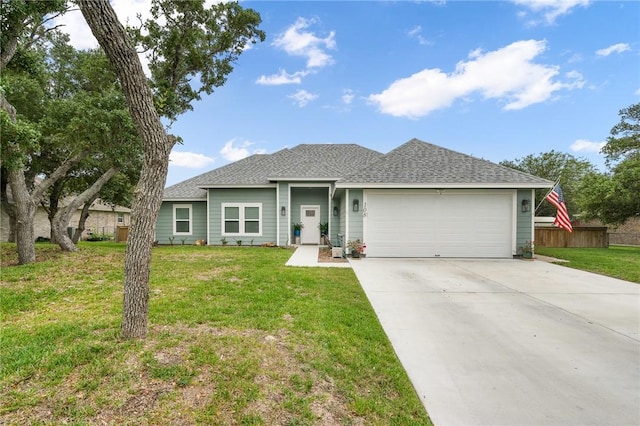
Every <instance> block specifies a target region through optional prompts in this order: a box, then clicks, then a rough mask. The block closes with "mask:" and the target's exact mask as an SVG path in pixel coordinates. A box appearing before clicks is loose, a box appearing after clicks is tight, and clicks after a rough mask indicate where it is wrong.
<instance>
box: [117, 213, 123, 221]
mask: <svg viewBox="0 0 640 426" xmlns="http://www.w3.org/2000/svg"><path fill="white" fill-rule="evenodd" d="M116 220H117V221H118V223H124V213H116Z"/></svg>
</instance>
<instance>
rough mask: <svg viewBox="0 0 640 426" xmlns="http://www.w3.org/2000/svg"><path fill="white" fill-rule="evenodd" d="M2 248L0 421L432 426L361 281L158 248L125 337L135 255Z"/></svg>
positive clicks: (271, 256) (109, 247)
mask: <svg viewBox="0 0 640 426" xmlns="http://www.w3.org/2000/svg"><path fill="white" fill-rule="evenodd" d="M14 251H15V246H13V245H9V244H3V245H0V255H1V263H2V270H1V274H2V277H1V278H2V280H1V284H0V303H1V312H2V331H1V332H2V335H1V338H2V344H1V345H0V357H1V359H2V365H1V370H0V423H2V424H62V423H70V424H103V423H104V424H154V425H168V424H224V425H235V424H242V425H272V424H279V425H313V424H321V425H365V424H366V425H369V424H379V425H386V424H397V425H415V424H430V422H429V419H428V417H427V415H426V413H425V412H424V409H423V407H422V404H421V403H420V401H419V399H418V398H417V396H416V394H415V392H414V390H413V388H412V386H411V384H410V382H409V380H408V378H407V376H406V374H405V372H404V370H403V369H402V367H401V366H400V364H399V362H398V360H397V358H396V357H395V354H394V352H393V349H392V348H391V346H390V344H389V342H388V340H387V338H386V336H385V334H384V332H383V331H382V329H381V327H380V325H379V323H378V321H377V319H376V317H375V314H374V313H373V311H372V309H371V306H370V305H369V303H368V301H367V299H366V297H365V295H364V293H363V291H362V289H361V288H360V286H359V284H358V282H357V280H356V278H355V275H354V274H353V271H351V270H350V269H334V268H287V267H285V266H284V263H285V262H286V260H287V259H288V257H289V256H290V254H291V252H290V251H288V250H283V249H278V248H247V247H225V248H212V247H193V246H174V247H157V248H154V254H153V263H152V269H151V283H150V288H151V294H150V312H149V318H150V324H151V326H150V330H149V336H148V338H147V339H146V340H144V341H120V340H119V338H118V330H119V323H120V315H121V309H122V279H123V259H124V246H123V245H118V244H113V243H85V244H82V245H81V246H80V251H79V252H77V253H73V254H67V253H62V252H60V251H59V250H58V249H57V248H56V247H54V246H51V245H48V244H43V245H40V244H39V245H38V246H37V253H38V258H39V259H41V261H40V262H38V263H35V264H32V265H25V266H15V265H14V266H8V265H12V264H15V262H16V256H15V254H14V253H13V252H14Z"/></svg>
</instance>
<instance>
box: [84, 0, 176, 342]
mask: <svg viewBox="0 0 640 426" xmlns="http://www.w3.org/2000/svg"><path fill="white" fill-rule="evenodd" d="M77 4H78V6H80V10H81V11H82V14H83V16H84V18H85V20H86V21H87V24H88V25H89V27H90V28H91V31H92V32H93V35H94V36H95V38H96V39H97V40H98V43H100V46H101V47H102V49H103V50H104V51H105V53H106V55H107V57H108V58H109V61H110V62H111V64H112V66H113V67H114V69H115V70H116V73H117V75H118V79H119V80H120V84H121V85H122V91H123V92H124V95H125V98H126V100H127V106H128V108H129V112H130V113H131V117H132V119H133V122H134V123H135V125H136V128H137V130H138V134H139V136H140V138H141V139H142V146H143V165H142V170H141V173H140V180H139V181H138V184H137V185H136V188H135V190H134V199H133V204H132V207H131V225H130V227H129V236H128V238H127V248H126V254H125V267H124V271H125V279H124V301H123V312H122V325H121V327H120V332H121V335H122V337H123V338H140V339H143V338H145V337H146V335H147V317H148V309H149V271H150V266H151V248H152V246H153V231H154V226H155V221H156V218H157V216H158V211H159V210H160V205H161V203H162V193H163V191H164V184H165V182H166V179H167V170H168V166H169V153H170V152H171V148H172V147H173V144H174V143H175V139H174V138H173V137H170V136H169V135H167V133H166V132H165V130H164V127H163V125H162V122H161V121H160V116H159V115H158V113H157V111H156V109H155V107H154V104H153V95H152V93H151V89H150V87H149V85H148V83H147V78H146V76H145V75H144V71H143V69H142V65H141V64H140V60H139V59H138V55H137V53H136V50H135V48H134V46H133V44H132V42H131V40H130V39H129V37H128V35H127V33H126V31H125V29H124V27H123V26H122V24H120V22H119V21H118V18H117V16H116V14H115V12H114V11H113V9H112V7H111V5H110V4H109V0H77Z"/></svg>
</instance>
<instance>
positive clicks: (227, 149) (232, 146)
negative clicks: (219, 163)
mask: <svg viewBox="0 0 640 426" xmlns="http://www.w3.org/2000/svg"><path fill="white" fill-rule="evenodd" d="M251 145H253V142H249V141H244V142H238V140H237V139H231V140H230V141H227V143H225V144H224V146H223V147H222V149H221V150H220V155H222V158H224V159H225V160H227V161H238V160H242V159H243V158H246V157H248V156H250V155H252V154H264V153H265V152H266V150H264V149H254V150H250V149H249V147H250V146H251Z"/></svg>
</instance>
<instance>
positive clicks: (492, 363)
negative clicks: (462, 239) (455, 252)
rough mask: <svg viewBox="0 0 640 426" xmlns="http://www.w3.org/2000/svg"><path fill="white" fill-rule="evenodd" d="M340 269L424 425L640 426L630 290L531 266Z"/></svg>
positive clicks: (635, 299)
mask: <svg viewBox="0 0 640 426" xmlns="http://www.w3.org/2000/svg"><path fill="white" fill-rule="evenodd" d="M351 265H352V267H353V269H354V271H355V273H356V275H357V277H358V280H359V281H360V283H361V284H362V287H363V288H364V291H365V292H366V294H367V296H368V298H369V300H370V301H371V304H372V305H373V308H374V310H375V312H376V314H377V315H378V318H379V319H380V322H381V324H382V326H383V328H384V330H385V331H386V333H387V335H388V336H389V339H390V340H391V343H392V345H393V347H394V349H395V351H396V353H397V355H398V358H399V359H400V361H401V362H402V365H403V366H404V367H405V369H406V370H407V373H408V374H409V378H410V379H411V381H412V383H413V385H414V387H415V389H416V391H417V392H418V395H419V397H420V398H421V400H422V401H423V403H424V405H425V407H426V408H427V411H428V412H429V415H430V416H431V419H432V420H433V422H434V424H435V425H437V426H445V425H563V426H564V425H638V424H640V340H639V339H640V284H634V283H630V282H627V281H621V280H616V279H613V278H607V277H603V276H599V275H595V274H590V273H586V272H582V271H577V270H573V269H570V268H565V267H562V266H558V265H553V264H550V263H546V262H542V261H537V260H536V261H522V260H453V259H450V260H447V259H363V260H360V261H352V262H351Z"/></svg>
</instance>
